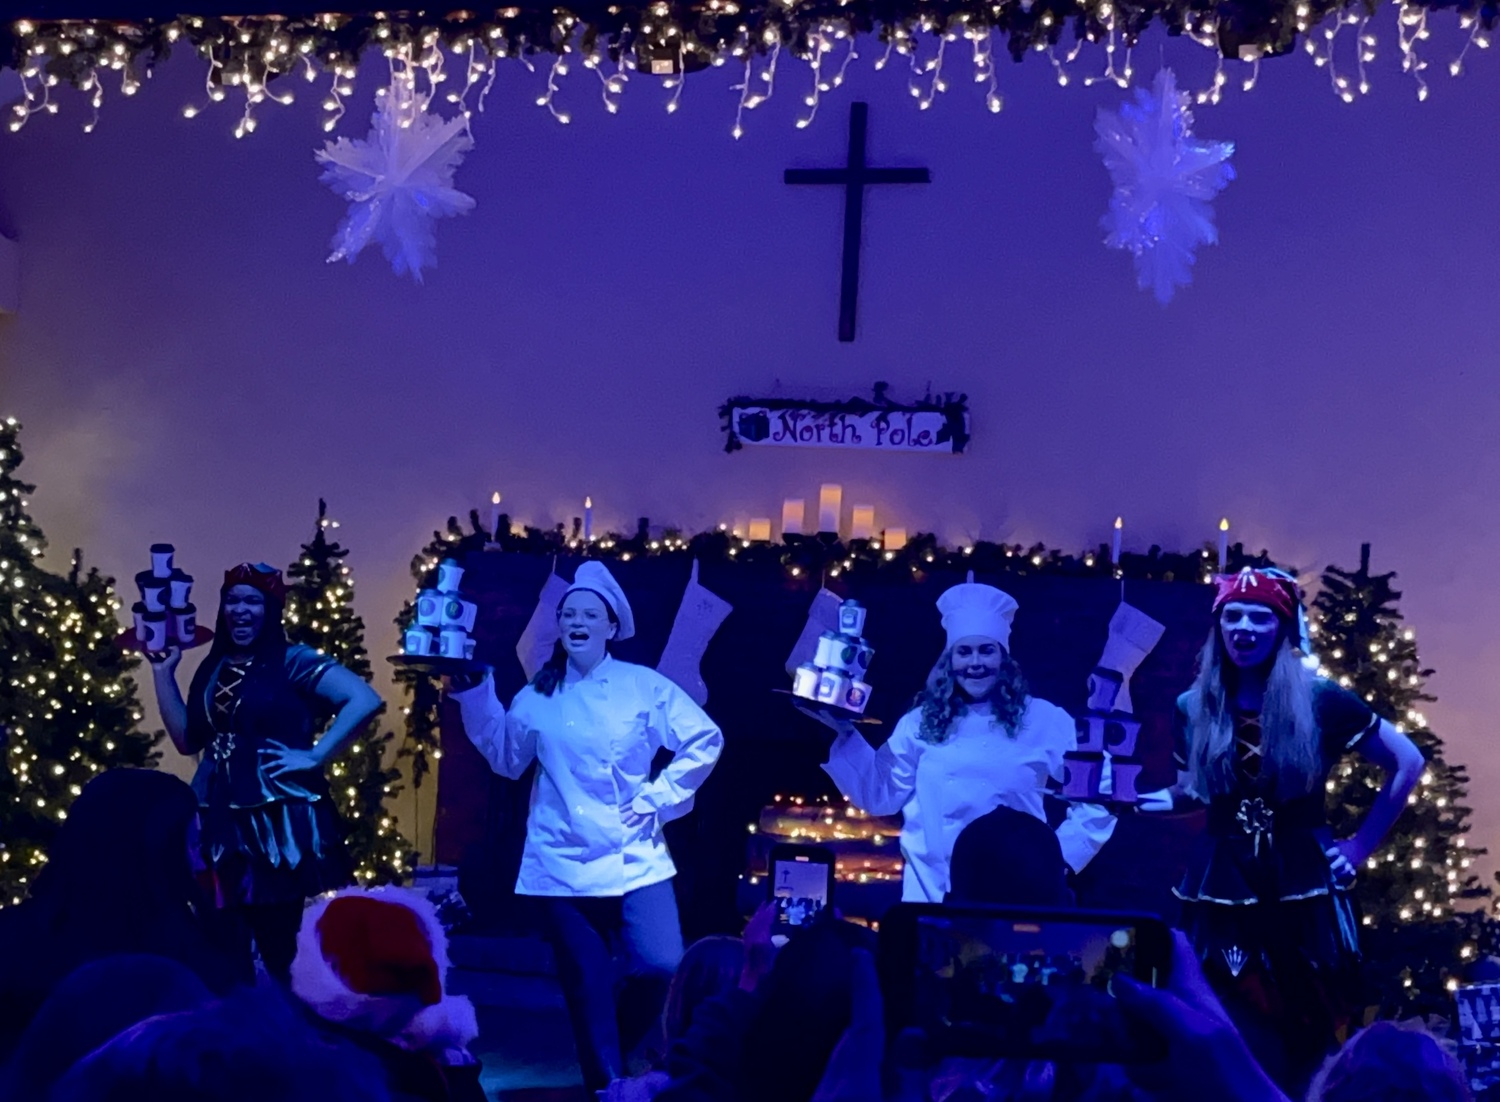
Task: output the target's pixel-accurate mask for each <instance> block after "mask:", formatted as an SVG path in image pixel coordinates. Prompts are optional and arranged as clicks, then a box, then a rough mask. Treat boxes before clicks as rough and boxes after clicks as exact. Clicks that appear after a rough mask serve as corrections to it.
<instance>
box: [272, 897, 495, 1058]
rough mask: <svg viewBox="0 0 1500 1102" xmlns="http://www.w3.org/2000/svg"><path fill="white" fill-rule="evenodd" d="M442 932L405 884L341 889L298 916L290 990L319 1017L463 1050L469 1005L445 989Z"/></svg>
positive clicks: (429, 1046)
mask: <svg viewBox="0 0 1500 1102" xmlns="http://www.w3.org/2000/svg"><path fill="white" fill-rule="evenodd" d="M447 973H448V936H447V934H446V933H445V932H444V931H443V927H442V924H441V923H440V922H439V921H438V917H437V911H436V910H435V909H434V908H433V906H432V904H431V903H429V902H428V901H427V900H426V899H425V898H424V897H423V896H422V895H420V894H418V893H417V892H414V891H411V890H409V889H407V888H398V887H384V888H346V889H345V890H343V891H341V892H336V893H334V894H332V895H328V896H324V897H322V898H320V899H317V900H315V901H314V902H313V903H312V904H311V905H310V906H309V907H308V908H307V910H305V911H304V912H303V914H302V928H301V930H299V931H298V933H297V957H296V959H295V960H294V961H293V962H292V974H291V979H292V991H293V992H294V993H295V994H296V995H297V997H298V998H300V999H301V1000H302V1001H303V1002H305V1003H306V1004H307V1005H308V1006H309V1007H311V1008H312V1009H313V1011H314V1012H316V1013H317V1014H318V1016H319V1017H322V1018H326V1019H327V1020H328V1021H330V1022H337V1023H338V1024H340V1025H343V1026H347V1027H348V1028H351V1029H357V1030H360V1031H361V1032H367V1033H372V1034H375V1035H376V1036H380V1037H384V1038H385V1039H387V1040H389V1041H392V1042H394V1043H395V1044H398V1045H400V1046H401V1047H403V1048H407V1049H411V1050H413V1051H433V1050H444V1049H462V1048H463V1047H464V1046H466V1045H468V1043H469V1042H470V1041H472V1040H473V1039H474V1038H475V1037H476V1036H478V1035H479V1026H478V1023H477V1022H476V1020H475V1017H474V1006H473V1004H472V1003H470V1002H469V1000H468V999H466V998H464V997H463V996H462V995H449V994H447V991H446V986H445V979H446V976H447Z"/></svg>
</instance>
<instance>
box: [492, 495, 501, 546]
mask: <svg viewBox="0 0 1500 1102" xmlns="http://www.w3.org/2000/svg"><path fill="white" fill-rule="evenodd" d="M499 538H500V491H499V490H496V491H495V492H494V493H492V494H491V495H490V539H499Z"/></svg>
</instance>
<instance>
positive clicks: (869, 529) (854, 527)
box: [849, 505, 875, 540]
mask: <svg viewBox="0 0 1500 1102" xmlns="http://www.w3.org/2000/svg"><path fill="white" fill-rule="evenodd" d="M874 534H875V506H873V505H856V506H855V507H854V516H853V518H852V519H851V520H850V522H849V538H850V539H852V540H867V539H869V538H870V537H871V536H873V535H874Z"/></svg>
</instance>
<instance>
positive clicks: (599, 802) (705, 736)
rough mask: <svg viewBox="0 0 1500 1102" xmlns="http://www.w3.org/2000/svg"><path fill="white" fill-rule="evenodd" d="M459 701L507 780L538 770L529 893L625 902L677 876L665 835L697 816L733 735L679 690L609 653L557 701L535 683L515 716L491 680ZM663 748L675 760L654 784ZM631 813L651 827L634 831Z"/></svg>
mask: <svg viewBox="0 0 1500 1102" xmlns="http://www.w3.org/2000/svg"><path fill="white" fill-rule="evenodd" d="M453 699H454V700H456V701H458V704H459V708H460V709H461V711H462V715H463V721H464V730H465V731H467V732H468V735H469V739H470V741H472V742H473V743H474V745H475V746H476V747H478V748H479V752H480V753H481V754H483V755H484V757H485V760H486V761H488V762H489V763H490V768H491V769H493V770H494V771H495V772H496V773H499V774H501V775H502V776H505V777H510V778H511V779H512V780H514V779H516V778H518V777H520V775H521V774H522V773H523V772H524V771H525V769H526V767H527V766H528V765H530V764H531V762H532V760H533V759H535V760H536V761H537V762H538V766H537V771H536V779H535V780H534V781H533V782H532V786H531V810H530V813H529V815H528V817H527V820H526V848H525V851H524V853H523V854H522V857H521V874H520V876H519V877H518V878H517V880H516V892H517V893H518V894H520V895H548V896H618V895H624V894H625V893H626V892H630V891H634V890H635V889H637V888H644V887H647V886H649V885H651V884H656V883H660V882H661V881H663V880H668V879H670V878H671V877H673V876H675V875H676V874H677V868H676V866H675V865H673V864H672V857H671V854H669V853H668V852H667V845H666V842H665V840H664V839H663V838H662V831H661V828H662V825H663V824H665V823H668V822H671V821H672V820H673V819H677V818H680V817H681V816H683V815H686V814H687V813H688V812H689V811H691V810H692V808H693V795H694V793H695V792H696V791H697V789H698V786H699V785H700V784H702V783H703V780H704V778H706V777H707V776H708V774H709V773H710V772H711V771H712V769H713V767H714V762H716V761H717V760H718V758H719V751H720V750H721V749H723V746H724V735H723V733H722V732H721V731H720V730H719V728H718V725H717V724H715V723H714V721H713V720H711V719H709V718H708V715H707V714H706V713H705V712H704V711H703V709H702V708H700V707H698V705H697V704H695V703H693V701H692V699H691V698H690V697H689V696H688V695H687V693H685V692H683V691H682V690H681V689H680V688H678V687H677V686H676V685H675V684H673V682H671V681H670V680H668V679H667V678H666V677H663V676H662V675H661V674H659V673H657V672H656V671H655V670H652V669H648V668H647V667H645V666H637V665H633V664H632V663H629V662H620V661H617V660H616V659H613V658H610V657H609V656H607V655H606V656H605V657H604V659H603V660H602V661H600V663H599V664H598V665H597V666H595V667H594V668H593V669H592V670H591V671H589V673H588V675H587V676H585V677H582V678H580V679H579V680H577V681H566V682H564V683H563V684H562V685H559V686H558V688H557V691H556V692H554V693H553V694H552V695H551V696H543V695H542V694H541V693H539V692H537V691H536V690H535V689H533V688H532V687H531V686H530V685H527V686H526V687H525V688H524V689H522V690H521V691H520V692H518V693H517V694H516V698H515V700H514V701H512V702H511V706H510V711H509V713H507V712H506V710H505V707H504V706H503V705H502V704H501V703H500V701H499V700H497V699H496V698H495V691H494V688H493V685H492V683H491V681H490V679H489V678H488V677H486V678H485V680H484V682H483V684H481V685H479V686H477V687H476V688H473V689H469V690H466V691H464V692H461V693H454V694H453ZM663 747H665V748H666V749H667V750H670V751H672V753H673V755H674V756H673V758H672V761H671V763H670V764H668V765H667V766H666V768H664V769H663V770H662V771H661V773H660V775H659V776H657V778H656V779H655V780H652V779H651V760H652V758H653V757H655V755H656V752H657V751H658V750H659V749H662V748H663ZM626 804H629V805H630V807H631V808H632V809H633V810H635V811H636V812H637V813H639V814H641V815H645V816H648V822H647V823H646V825H645V826H643V827H640V828H637V829H634V830H629V829H627V828H626V827H625V824H624V822H623V821H622V819H621V809H622V808H624V807H625V805H626Z"/></svg>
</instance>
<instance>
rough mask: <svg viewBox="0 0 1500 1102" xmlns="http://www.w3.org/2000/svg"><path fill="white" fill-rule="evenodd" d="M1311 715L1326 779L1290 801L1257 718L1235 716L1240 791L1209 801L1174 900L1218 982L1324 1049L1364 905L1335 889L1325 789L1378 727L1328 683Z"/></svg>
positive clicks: (1352, 960)
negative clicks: (1280, 790) (1268, 764)
mask: <svg viewBox="0 0 1500 1102" xmlns="http://www.w3.org/2000/svg"><path fill="white" fill-rule="evenodd" d="M1188 699H1189V696H1188V694H1183V696H1181V697H1179V698H1178V701H1177V715H1176V721H1177V722H1176V734H1177V752H1176V761H1177V767H1178V768H1179V769H1185V768H1186V765H1187V715H1188V713H1187V701H1188ZM1313 711H1314V715H1315V717H1316V720H1317V725H1318V731H1319V733H1320V736H1321V737H1320V745H1321V762H1320V767H1319V774H1318V778H1317V784H1316V785H1315V786H1314V788H1313V791H1312V792H1310V793H1308V794H1307V795H1305V796H1299V797H1296V798H1292V799H1280V798H1278V797H1277V796H1276V793H1275V786H1274V785H1273V784H1272V783H1271V781H1270V778H1269V777H1265V776H1263V775H1262V770H1261V760H1262V759H1261V739H1260V718H1259V716H1258V715H1238V716H1237V717H1236V720H1235V774H1234V775H1235V789H1234V791H1233V792H1229V793H1225V794H1223V795H1218V796H1214V797H1213V798H1212V799H1210V800H1209V803H1208V829H1207V831H1206V832H1205V834H1204V835H1203V837H1201V838H1200V839H1199V840H1198V844H1197V846H1196V848H1195V850H1194V851H1193V854H1192V857H1191V859H1190V860H1189V862H1188V868H1187V873H1186V875H1185V876H1184V877H1183V879H1182V885H1181V886H1180V887H1179V888H1177V889H1176V891H1175V894H1176V895H1177V897H1178V899H1180V900H1181V901H1182V928H1183V930H1184V932H1185V933H1186V934H1187V935H1188V937H1189V939H1190V940H1191V941H1192V943H1193V946H1194V948H1195V949H1196V950H1197V952H1198V957H1199V959H1200V960H1202V961H1203V964H1204V969H1205V971H1206V972H1207V973H1208V975H1209V977H1210V979H1212V980H1213V981H1214V985H1215V987H1216V988H1218V989H1219V990H1220V991H1221V993H1226V994H1232V995H1234V996H1236V997H1237V998H1240V999H1242V1000H1243V1001H1244V1002H1246V1003H1248V1004H1249V1005H1250V1006H1252V1007H1254V1008H1255V1009H1256V1010H1257V1011H1259V1012H1260V1013H1262V1014H1265V1015H1267V1016H1269V1017H1270V1018H1273V1019H1274V1020H1276V1021H1277V1022H1278V1023H1279V1025H1280V1029H1279V1030H1278V1032H1282V1031H1289V1032H1290V1034H1291V1036H1293V1037H1294V1038H1298V1039H1299V1040H1302V1041H1306V1042H1307V1043H1308V1044H1309V1045H1312V1046H1314V1047H1317V1046H1322V1045H1324V1044H1326V1043H1327V1041H1328V1040H1329V1039H1331V1038H1332V1036H1333V1035H1334V1033H1335V1032H1336V1031H1337V1030H1338V1029H1339V1028H1340V1027H1341V1025H1342V1024H1343V1021H1342V1019H1343V1017H1344V1012H1343V1009H1342V1008H1343V1005H1344V1003H1345V1002H1346V999H1347V997H1348V994H1347V993H1348V992H1349V991H1350V989H1351V985H1352V984H1354V983H1356V982H1357V965H1358V963H1359V916H1358V913H1357V910H1356V907H1355V904H1354V900H1353V899H1352V898H1351V897H1350V895H1349V893H1348V891H1347V890H1346V889H1344V888H1341V887H1339V886H1338V885H1336V884H1335V883H1334V879H1333V874H1332V871H1331V870H1330V868H1329V864H1328V857H1327V855H1326V853H1325V852H1324V850H1325V847H1326V846H1327V845H1328V844H1329V843H1330V842H1331V841H1332V836H1331V833H1330V831H1329V829H1328V818H1327V810H1326V805H1325V798H1326V797H1325V791H1326V782H1327V778H1328V774H1329V772H1330V771H1331V770H1332V769H1333V767H1334V766H1335V765H1336V764H1337V763H1338V761H1339V759H1340V758H1341V757H1342V756H1343V755H1344V754H1345V752H1347V751H1348V750H1351V749H1353V748H1355V747H1357V746H1358V745H1359V744H1360V743H1361V742H1362V741H1363V740H1364V739H1366V738H1368V737H1369V736H1370V735H1371V734H1372V733H1373V732H1374V731H1375V729H1376V728H1377V727H1378V726H1379V724H1380V720H1379V718H1378V717H1377V716H1376V715H1375V714H1374V713H1373V712H1371V711H1370V709H1369V708H1368V707H1366V706H1365V704H1364V703H1363V702H1362V701H1361V700H1360V699H1359V698H1358V697H1357V696H1355V695H1354V694H1353V693H1350V692H1348V691H1347V690H1345V689H1342V688H1340V687H1339V686H1338V685H1336V684H1334V683H1333V682H1331V681H1327V680H1324V679H1321V678H1320V679H1318V680H1317V681H1316V682H1315V683H1314V686H1313Z"/></svg>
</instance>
